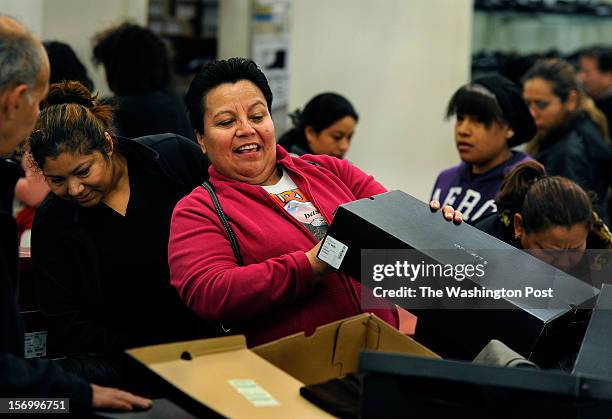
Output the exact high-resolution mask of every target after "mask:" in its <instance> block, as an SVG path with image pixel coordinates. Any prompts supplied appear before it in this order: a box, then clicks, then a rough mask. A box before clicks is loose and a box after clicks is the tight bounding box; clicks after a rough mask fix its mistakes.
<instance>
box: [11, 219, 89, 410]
mask: <svg viewBox="0 0 612 419" xmlns="http://www.w3.org/2000/svg"><path fill="white" fill-rule="evenodd" d="M16 267H17V229H16V227H15V222H14V220H13V218H12V216H11V215H10V214H8V213H6V212H3V211H0V397H69V398H70V401H71V403H72V404H73V405H74V404H76V405H81V406H83V407H89V406H90V405H91V386H90V385H89V384H88V383H86V382H85V381H83V380H81V379H79V378H77V377H75V376H73V375H71V374H68V373H65V372H64V371H62V370H61V369H60V368H58V366H57V365H56V364H55V363H53V362H51V361H47V360H37V359H33V360H25V359H23V328H22V325H21V318H20V316H19V312H18V310H17V304H16V301H15V293H14V285H15V282H16V281H15V276H16V273H15V272H16Z"/></svg>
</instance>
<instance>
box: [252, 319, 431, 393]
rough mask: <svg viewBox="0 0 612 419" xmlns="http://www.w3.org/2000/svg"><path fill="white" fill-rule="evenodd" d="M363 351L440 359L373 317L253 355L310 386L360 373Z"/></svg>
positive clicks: (258, 350) (331, 327)
mask: <svg viewBox="0 0 612 419" xmlns="http://www.w3.org/2000/svg"><path fill="white" fill-rule="evenodd" d="M362 349H371V350H378V351H389V352H398V353H405V354H412V355H420V356H425V357H433V358H438V356H437V355H436V354H435V353H433V352H431V351H430V350H428V349H427V348H425V347H424V346H422V345H420V344H419V343H417V342H416V341H414V340H413V339H411V338H409V337H408V336H404V335H402V334H401V333H399V332H398V331H397V330H396V329H394V328H393V327H391V326H390V325H388V324H386V323H385V322H384V321H383V320H381V319H379V318H378V317H376V316H375V315H373V314H360V315H357V316H353V317H349V318H348V319H344V320H339V321H336V322H333V323H329V324H326V325H324V326H320V327H318V328H317V329H316V330H315V332H314V333H313V334H312V335H310V336H306V335H305V334H304V333H297V334H294V335H291V336H287V337H284V338H281V339H278V340H276V341H274V342H270V343H267V344H264V345H261V346H258V347H256V348H253V352H255V353H256V354H258V355H259V356H261V357H263V358H265V359H267V360H268V361H270V362H271V363H273V364H274V365H276V366H277V367H279V368H280V369H282V370H283V371H285V372H287V373H288V374H290V375H292V376H293V377H295V378H297V379H298V380H300V381H302V382H303V383H305V384H306V385H310V384H317V383H321V382H324V381H327V380H331V379H333V378H337V377H341V376H343V375H346V374H348V373H351V372H356V371H357V366H358V360H359V352H360V351H361V350H362Z"/></svg>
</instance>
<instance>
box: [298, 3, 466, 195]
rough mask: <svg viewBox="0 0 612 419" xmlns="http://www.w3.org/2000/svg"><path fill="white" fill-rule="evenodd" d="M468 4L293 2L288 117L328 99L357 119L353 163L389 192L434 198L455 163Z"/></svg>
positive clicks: (350, 152)
mask: <svg viewBox="0 0 612 419" xmlns="http://www.w3.org/2000/svg"><path fill="white" fill-rule="evenodd" d="M472 7H473V6H472V2H471V0H384V1H372V0H333V1H329V0H309V1H294V2H293V27H292V33H291V40H290V51H291V53H290V58H289V74H290V76H289V77H290V80H289V92H290V99H289V102H290V103H289V109H295V108H296V107H302V106H303V104H304V103H305V102H306V101H307V100H309V99H310V98H311V97H312V96H314V95H315V94H317V93H320V92H322V91H325V90H331V91H336V92H338V93H340V94H343V95H345V96H347V97H348V98H349V99H350V100H351V101H352V102H353V104H354V105H355V107H356V109H357V112H358V113H359V115H360V121H359V125H358V127H357V131H356V134H355V137H354V139H353V145H352V146H351V150H350V151H349V154H348V159H349V160H351V161H352V162H353V163H355V164H356V165H357V166H359V167H360V168H362V169H364V170H365V171H367V172H369V173H371V174H372V175H374V176H375V177H376V178H377V179H378V180H379V181H381V182H382V183H383V184H384V185H385V186H387V187H388V188H391V189H402V190H404V191H406V192H408V193H410V194H412V195H415V196H416V197H418V198H420V199H422V200H426V199H428V198H429V194H430V192H431V188H432V186H433V183H434V180H435V177H436V175H437V173H438V172H439V171H440V170H441V169H444V168H446V167H448V166H450V165H452V164H456V163H457V162H458V156H457V152H456V150H455V147H454V145H453V133H452V126H451V124H450V123H448V122H445V121H443V114H444V108H445V106H446V104H447V102H448V100H449V99H450V96H451V95H452V93H453V92H454V91H455V90H456V89H457V88H458V87H459V86H460V85H461V84H463V83H465V82H466V81H467V80H468V79H469V68H470V52H471V51H470V42H471V30H472V14H473V11H472Z"/></svg>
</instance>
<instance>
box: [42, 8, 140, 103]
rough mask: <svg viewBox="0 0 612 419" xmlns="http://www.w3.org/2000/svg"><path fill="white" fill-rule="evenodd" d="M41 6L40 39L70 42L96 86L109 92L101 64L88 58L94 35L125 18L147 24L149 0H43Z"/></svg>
mask: <svg viewBox="0 0 612 419" xmlns="http://www.w3.org/2000/svg"><path fill="white" fill-rule="evenodd" d="M43 6H44V12H43V35H42V36H43V39H45V40H54V41H63V42H66V43H67V44H69V45H70V46H71V47H72V48H73V49H74V50H75V52H76V54H77V55H78V57H79V59H80V60H81V62H82V63H83V64H84V65H85V66H86V67H87V71H88V72H89V75H90V77H91V78H92V80H93V82H94V84H95V86H96V90H97V91H99V92H100V93H101V95H108V94H110V91H109V89H108V85H107V84H106V78H105V75H104V69H103V67H102V66H100V67H94V66H93V63H92V60H91V57H92V51H93V48H92V46H93V45H92V39H93V36H94V35H95V34H96V33H98V32H99V31H101V30H103V29H105V28H107V27H109V26H111V25H113V24H116V23H119V22H122V21H124V20H126V19H129V20H131V21H132V22H134V23H138V24H143V25H144V24H146V22H147V12H148V0H103V1H100V0H45V1H43Z"/></svg>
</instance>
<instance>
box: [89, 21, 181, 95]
mask: <svg viewBox="0 0 612 419" xmlns="http://www.w3.org/2000/svg"><path fill="white" fill-rule="evenodd" d="M93 58H94V62H95V63H96V64H103V65H104V69H105V70H106V79H107V82H108V86H109V87H110V89H111V90H112V91H113V92H114V93H115V94H116V95H118V96H123V95H138V94H143V93H146V92H148V91H152V90H162V89H165V88H167V86H168V85H169V84H170V61H169V58H168V51H167V48H166V45H165V44H164V41H163V40H162V39H161V38H160V37H159V36H157V35H156V34H154V33H153V32H152V31H151V30H150V29H147V28H144V27H142V26H139V25H135V24H133V23H122V24H121V25H119V26H116V27H112V28H109V29H107V30H105V31H103V32H101V33H99V34H98V35H96V37H95V40H94V49H93Z"/></svg>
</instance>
